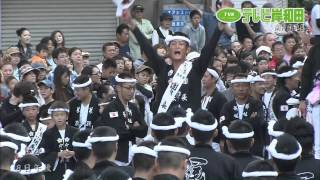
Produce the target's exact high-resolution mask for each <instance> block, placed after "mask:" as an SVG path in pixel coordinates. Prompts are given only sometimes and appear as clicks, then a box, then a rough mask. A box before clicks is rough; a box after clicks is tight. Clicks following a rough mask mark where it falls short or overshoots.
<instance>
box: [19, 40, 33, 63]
mask: <svg viewBox="0 0 320 180" xmlns="http://www.w3.org/2000/svg"><path fill="white" fill-rule="evenodd" d="M16 47H17V48H19V51H20V53H21V60H20V63H19V64H21V63H22V62H28V60H29V59H31V57H32V48H31V47H32V45H31V44H28V45H27V51H26V52H25V51H24V48H23V46H22V44H21V42H20V41H19V42H18V44H17V45H16ZM18 66H19V67H20V65H18Z"/></svg>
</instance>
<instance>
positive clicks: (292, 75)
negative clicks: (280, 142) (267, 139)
mask: <svg viewBox="0 0 320 180" xmlns="http://www.w3.org/2000/svg"><path fill="white" fill-rule="evenodd" d="M277 76H278V84H279V88H278V90H277V91H276V92H275V95H274V97H273V98H272V111H273V113H274V115H275V118H276V119H280V118H283V117H286V114H287V112H288V111H289V105H288V104H287V100H288V99H289V98H290V97H292V96H293V94H292V92H293V91H294V90H295V89H297V88H298V87H299V76H298V71H297V70H293V69H292V68H291V67H288V66H284V67H282V68H280V69H279V72H278V74H277ZM276 119H275V120H276Z"/></svg>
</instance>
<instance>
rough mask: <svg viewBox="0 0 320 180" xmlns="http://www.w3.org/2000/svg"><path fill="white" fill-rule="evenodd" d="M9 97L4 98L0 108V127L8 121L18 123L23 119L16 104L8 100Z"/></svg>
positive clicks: (8, 122)
mask: <svg viewBox="0 0 320 180" xmlns="http://www.w3.org/2000/svg"><path fill="white" fill-rule="evenodd" d="M9 100H10V97H8V98H6V99H5V100H4V101H3V103H2V106H1V108H0V121H1V124H2V127H5V126H6V125H8V124H10V123H15V122H17V123H20V122H22V120H23V115H22V112H21V110H20V108H19V106H18V105H12V104H10V102H9Z"/></svg>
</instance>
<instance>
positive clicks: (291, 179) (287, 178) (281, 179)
mask: <svg viewBox="0 0 320 180" xmlns="http://www.w3.org/2000/svg"><path fill="white" fill-rule="evenodd" d="M276 180H302V179H301V178H300V177H299V176H297V175H296V174H294V173H293V172H291V173H283V174H279V175H278V177H277V178H276Z"/></svg>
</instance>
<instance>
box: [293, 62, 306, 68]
mask: <svg viewBox="0 0 320 180" xmlns="http://www.w3.org/2000/svg"><path fill="white" fill-rule="evenodd" d="M303 65H304V63H303V62H301V61H297V62H295V63H294V64H293V65H292V67H293V68H300V67H303Z"/></svg>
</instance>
